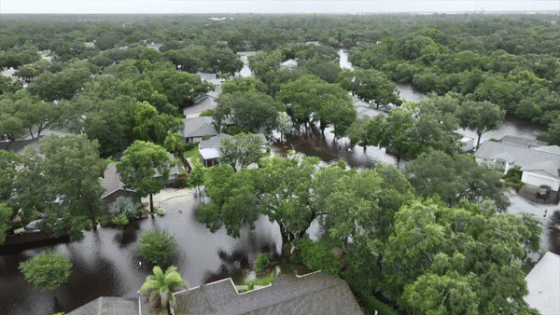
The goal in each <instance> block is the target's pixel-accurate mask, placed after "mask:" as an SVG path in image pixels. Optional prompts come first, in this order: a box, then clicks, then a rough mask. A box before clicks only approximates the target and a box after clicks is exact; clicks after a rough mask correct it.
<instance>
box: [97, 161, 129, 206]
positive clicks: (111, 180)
mask: <svg viewBox="0 0 560 315" xmlns="http://www.w3.org/2000/svg"><path fill="white" fill-rule="evenodd" d="M99 182H100V183H101V186H103V188H105V193H103V196H101V198H105V197H107V196H108V195H110V194H111V193H113V192H114V191H115V190H118V189H124V184H123V182H121V179H120V176H119V174H118V173H117V163H115V162H113V163H111V164H109V165H107V168H106V169H105V172H104V173H103V177H102V178H101V179H100V180H99Z"/></svg>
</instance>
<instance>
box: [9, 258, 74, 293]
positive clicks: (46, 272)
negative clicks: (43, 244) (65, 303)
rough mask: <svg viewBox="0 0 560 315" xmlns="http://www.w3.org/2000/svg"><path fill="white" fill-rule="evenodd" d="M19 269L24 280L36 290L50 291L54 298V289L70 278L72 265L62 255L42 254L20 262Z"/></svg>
mask: <svg viewBox="0 0 560 315" xmlns="http://www.w3.org/2000/svg"><path fill="white" fill-rule="evenodd" d="M19 269H20V270H21V272H22V273H23V274H24V275H25V280H27V281H28V282H30V283H32V284H33V285H34V286H35V287H36V288H37V289H40V290H45V291H51V292H52V295H53V296H55V293H54V291H55V290H56V288H57V287H59V286H60V285H61V284H63V283H65V282H67V281H68V278H70V273H71V269H72V263H71V262H70V260H68V258H66V257H65V256H64V255H62V254H59V253H56V252H50V253H49V252H42V253H40V254H39V255H37V256H35V257H33V258H32V259H30V260H28V261H25V262H22V263H21V264H20V265H19Z"/></svg>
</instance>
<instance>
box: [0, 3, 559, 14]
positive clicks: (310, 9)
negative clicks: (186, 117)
mask: <svg viewBox="0 0 560 315" xmlns="http://www.w3.org/2000/svg"><path fill="white" fill-rule="evenodd" d="M481 11H483V12H497V11H499V12H509V11H518V12H539V11H556V12H559V11H560V0H534V1H528V0H523V1H521V0H507V1H503V0H502V1H495V0H478V1H477V0H439V1H437V0H436V1H431V0H430V1H429V0H416V1H412V0H402V1H388V0H368V1H352V0H336V1H334V0H333V1H319V0H315V1H306V0H299V1H284V0H276V1H266V0H265V1H238V0H229V1H228V0H222V1H214V0H198V1H181V0H160V1H154V0H149V1H146V0H115V1H106V0H33V1H30V0H0V13H51V14H52V13H113V14H122V13H175V14H178V13H179V14H180V13H191V14H192V13H391V12H416V13H421V12H443V13H445V12H447V13H453V12H481Z"/></svg>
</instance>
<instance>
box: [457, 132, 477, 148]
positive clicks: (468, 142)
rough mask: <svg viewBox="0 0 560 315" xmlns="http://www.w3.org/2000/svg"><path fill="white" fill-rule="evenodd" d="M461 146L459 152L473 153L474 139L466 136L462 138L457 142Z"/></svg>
mask: <svg viewBox="0 0 560 315" xmlns="http://www.w3.org/2000/svg"><path fill="white" fill-rule="evenodd" d="M459 141H460V142H461V144H462V147H461V150H462V151H463V152H472V151H474V141H475V139H474V138H473V137H468V136H464V137H463V138H461V140H459Z"/></svg>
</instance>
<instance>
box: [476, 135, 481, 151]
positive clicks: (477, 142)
mask: <svg viewBox="0 0 560 315" xmlns="http://www.w3.org/2000/svg"><path fill="white" fill-rule="evenodd" d="M480 137H482V134H481V133H479V134H478V140H477V141H476V148H475V150H477V149H478V146H479V145H480Z"/></svg>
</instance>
